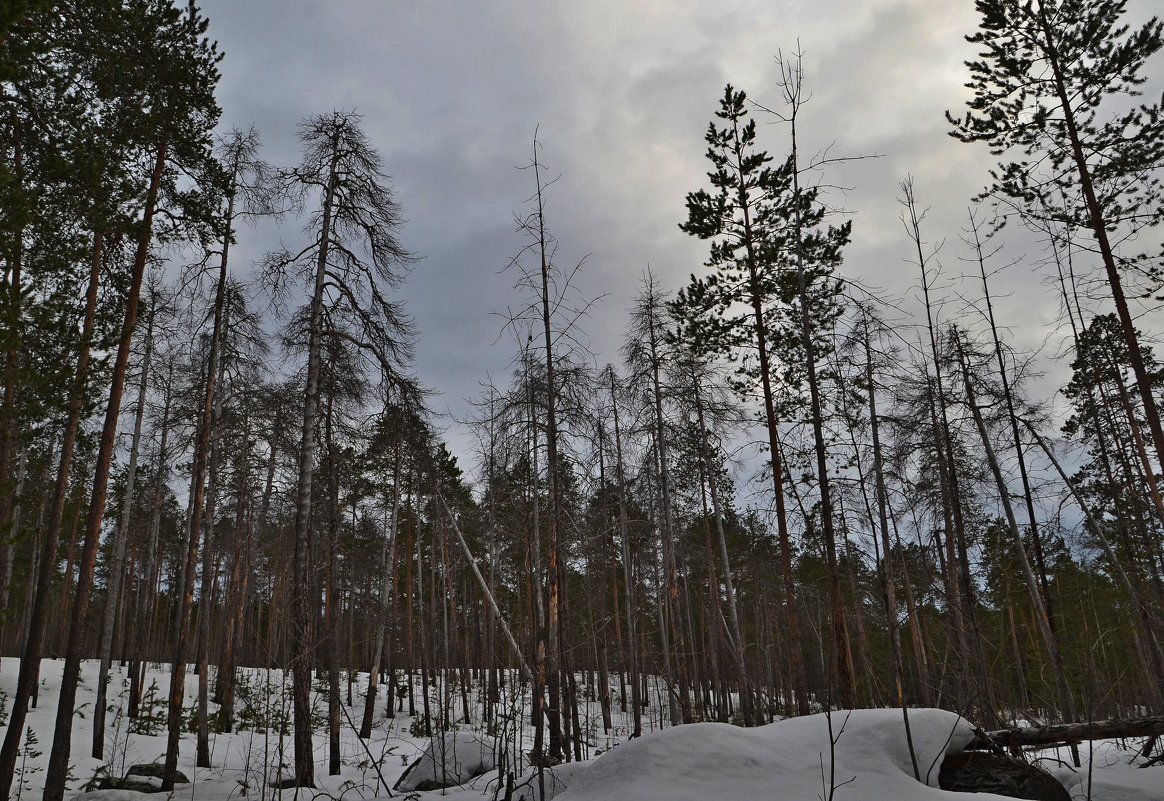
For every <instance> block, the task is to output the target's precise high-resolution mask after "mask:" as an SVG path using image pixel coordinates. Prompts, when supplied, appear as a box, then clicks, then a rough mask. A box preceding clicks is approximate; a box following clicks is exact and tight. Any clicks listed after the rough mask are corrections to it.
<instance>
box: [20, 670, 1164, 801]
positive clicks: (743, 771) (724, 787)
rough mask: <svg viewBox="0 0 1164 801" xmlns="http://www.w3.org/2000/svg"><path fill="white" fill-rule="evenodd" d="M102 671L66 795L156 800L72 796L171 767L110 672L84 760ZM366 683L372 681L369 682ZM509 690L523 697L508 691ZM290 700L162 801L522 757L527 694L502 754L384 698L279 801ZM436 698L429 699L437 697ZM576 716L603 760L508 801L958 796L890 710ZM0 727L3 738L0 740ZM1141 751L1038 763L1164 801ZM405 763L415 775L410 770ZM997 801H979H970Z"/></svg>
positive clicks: (417, 778) (90, 694) (55, 680)
mask: <svg viewBox="0 0 1164 801" xmlns="http://www.w3.org/2000/svg"><path fill="white" fill-rule="evenodd" d="M17 667H18V661H17V660H15V659H7V658H6V659H4V660H2V661H0V698H2V694H3V693H7V695H8V697H9V698H11V694H12V690H13V688H14V686H15V683H16V673H17ZM96 673H97V664H96V663H95V662H86V663H84V664H83V666H82V674H81V675H82V684H81V686H80V688H79V692H78V704H79V711H78V714H77V716H76V718H75V723H74V731H73V740H72V744H73V753H72V774H73V775H74V776H75V777H76V781H74V782H71V783H70V788H71V790H72V791H73V795H72V796H71V797H72V798H75V799H84V800H85V801H142V799H147V798H151V797H155V798H161V797H162V796H148V795H143V794H141V793H136V792H132V791H125V790H106V791H90V792H80V790H81V787H82V785H84V784H85V783H86V782H88V781H89V780H90V779H92V778H93V777H94V776H96V775H114V776H123V775H124V774H125V772H126V770H127V768H128V767H129V766H131V765H133V764H137V763H142V762H156V761H160V760H161V759H162V757H163V755H164V753H165V732H164V726H163V727H159V728H158V730H157V732H156V733H153V734H150V733H138V732H133V731H131V730H130V727H129V725H128V721H127V720H126V718H125V717H124V715H123V714H122V713H121V711H120V710H121V709H122V708H123V707H124V703H125V689H124V688H125V681H124V676H123V675H122V673H121V672H120V670H119V669H118V668H116V667H115V668H114V672H113V677H112V683H111V686H110V694H109V697H110V703H111V704H112V707H113V710H112V711H111V713H110V715H109V730H108V733H107V744H108V750H107V757H108V758H107V760H106V761H105V762H102V761H100V760H96V759H92V758H91V757H90V756H89V748H90V741H91V737H92V704H93V699H94V697H95V695H96V692H95V684H96ZM41 675H42V686H41V691H40V706H39V707H38V708H37V709H34V710H32V711H31V712H30V713H29V716H28V722H27V725H28V727H30V728H31V729H32V731H33V732H34V733H35V736H36V737H37V739H38V742H37V743H36V744H35V746H33V747H32V748H30V752H31V753H29V754H28V757H27V759H21V760H20V761H19V762H18V766H17V767H18V777H17V779H18V781H17V783H15V784H14V793H13V800H12V801H17V799H19V801H32V799H39V798H40V794H41V787H42V786H43V782H44V770H45V765H46V764H47V761H48V751H49V750H50V748H51V744H52V729H53V721H54V718H55V714H56V713H55V703H56V696H57V691H58V689H59V682H60V675H61V662H60V661H59V660H45V662H44V665H43V668H42V671H41ZM360 678H361V679H363V680H366V676H361V677H360ZM151 682H156V684H157V696H158V697H159V698H164V697H165V694H166V690H167V688H168V684H169V682H168V671H167V670H166V669H164V668H162V667H160V666H155V667H151V669H150V671H149V673H148V674H147V678H146V686H147V687H148V686H149V685H150V683H151ZM508 684H509V686H514V687H516V686H518V685H517V683H516V682H510V683H508ZM651 684H652V689H654V688H655V687H656V686H657V685H658V684H660V683H658V682H655V681H654V680H652V682H651ZM288 686H289V682H288V679H287V677H285V676H284V675H283V674H282V672H281V671H277V670H260V669H246V670H244V671H240V704H239V706H238V707H237V708H238V709H241V708H242V706H243V702H244V701H245V702H246V703H247V704H249V705H250V708H251V711H252V713H253V714H254V715H257V716H259V717H265V718H266V720H267V721H268V722H269V723H273V724H274V725H272V726H271V728H270V730H269V731H266V730H263V729H262V727H260V730H258V731H255V730H253V729H252V730H243V731H235V732H233V733H230V734H217V735H212V738H211V749H212V754H211V756H212V764H213V767H211V768H196V767H195V765H194V747H193V746H194V742H193V735H190V734H184V735H183V741H182V751H181V754H180V757H179V760H178V768H179V770H181V771H182V772H183V773H185V774H186V775H187V776H189V777H190V778H191V780H192V783H191V784H188V785H179V786H178V788H177V789H176V791H175V792H174V793H173V795H171V796H168V799H173V801H185V800H186V799H190V801H245V799H247V798H262V799H272V801H273V799H274V798H275V796H278V797H280V798H282V799H284V800H285V801H291V800H292V799H295V798H298V799H300V801H303V800H304V799H307V798H312V797H319V798H324V797H327V796H330V797H331V798H335V799H339V798H342V799H344V801H370V799H376V798H387V793H386V792H385V787H386V786H388V787H391V786H392V785H393V784H394V783H396V782H397V781H399V780H400V778H401V776H402V775H405V774H406V771H407V775H406V776H405V781H403V782H401V783H400V786H401V788H402V790H403V792H394V793H393V795H394V797H396V798H400V797H407V798H410V799H418V800H419V801H437V799H445V800H450V801H471V800H472V801H476V800H477V799H484V798H489V799H495V798H500V797H501V796H502V795H503V794H504V790H505V788H504V787H503V786H499V776H498V773H499V771H498V770H497V766H496V759H498V758H503V759H504V761H505V763H507V764H513V762H514V761H515V760H518V759H520V758H521V756H520V755H521V754H523V753H525V752H527V751H528V750H529V748H530V747H531V743H532V732H531V730H530V729H529V726H528V712H527V710H528V686H527V687H526V690H527V696H526V697H524V698H517V699H509V700H508V701H507V702H506V704H503V707H505V709H504V713H505V714H504V716H503V717H502V719H501V721H502V728H503V729H504V728H505V727H506V726H508V727H509V738H508V739H507V740H506V741H505V743H504V745H503V746H499V741H498V740H497V739H496V738H495V737H493V736H490V734H489V733H487V732H485V731H483V727H482V725H481V723H480V720H481V714H480V708H479V706H474V707H473V709H472V712H473V719H474V721H475V722H474V723H473V724H471V725H467V724H456V726H457V728H456V729H455V730H453V731H450V732H447V733H446V734H445V735H444V736H443V738H440V737H438V738H437V739H436V740H435V746H434V744H433V743H432V742H430V741H429V740H428V739H427V738H423V737H416V736H413V734H411V733H410V731H415V727H414V725H413V723H414V720H413V718H411V717H409V716H407V715H405V714H404V713H396V714H395V715H393V714H390V713H389V714H386V713H385V710H384V701H386V699H384V701H382V702H381V703H380V704H379V705H378V706H379V709H378V714H377V718H376V725H375V727H374V730H373V735H372V737H371V738H370V739H369V740H366V741H361V740H360V739H359V738H358V737H357V736H356V733H355V732H354V731H352V730H351V729H350V727H349V726H345V728H344V729H343V731H342V733H341V745H342V759H343V770H342V773H341V775H339V776H327V775H326V764H327V737H326V732H324V731H322V730H321V731H319V732H318V733H317V735H316V737H315V744H316V776H317V784H318V785H319V788H318V789H317V790H315V791H302V790H300V791H298V793H297V792H296V791H293V790H286V791H283V792H282V793H281V794H280V793H278V792H277V791H276V792H273V791H272V790H270V789H269V788H268V787H266V786H265V785H266V784H267V781H266V780H267V779H268V778H269V777H271V776H278V775H280V774H281V773H286V772H288V771H289V769H290V766H291V756H292V745H291V736H290V731H289V729H288V730H286V731H282V732H281V731H280V730H279V726H278V725H277V724H278V721H279V720H280V719H286V718H289V716H290V705H289V701H288V697H289V693H288V692H287V690H288ZM362 688H363V685H362V683H358V684H357V687H356V693H355V698H354V699H353V700H354V701H355V707H356V708H355V709H353V710H352V716H353V718H355V719H358V718H359V714H358V712H359V711H361V708H362V701H363V697H362ZM417 691H418V692H419V688H417ZM434 692H435V691H434ZM438 699H439V694H437V696H436V697H434V698H433V700H434V701H436V700H438ZM654 700H655V702H656V703H654V704H653V705H652V707H651V708H650V711H651V712H653V713H656V714H657V713H658V712H659V711H660V709H661V708H662V707H663V706H665V702H662V699H661V697H658V696H657V697H656V698H655V699H654ZM314 701H315V703H316V704H318V705H319V707H318V709H319V711H321V712H322V711H323V701H322V699H321V697H320V696H319V695H318V694H316V696H315V699H314ZM9 703H10V701H9ZM192 703H193V699H192V698H188V699H187V707H189V706H190V704H192ZM474 703H475V702H474ZM581 706H582V709H581V712H582V716H583V730H584V731H585V732H586V733H587V738H586V739H587V743H588V746H587V751H588V752H589V753H595V752H598V753H600V754H601V755H600V756H598V757H597V758H594V759H587V760H583V761H581V762H572V763H567V764H563V765H557V766H554V767H553V768H546V770H545V772H544V774H543V775H541V776H539V774H538V772H537V771H535V770H532V769H531V768H530V767H529V765H528V763H526V762H523V764H522V767H523V775H521V776H519V777H518V778H517V781H516V785H515V788H514V798H515V799H517V801H535V799H536V800H537V801H542V798H543V795H542V790H541V787H543V786H544V790H545V795H544V798H545V799H546V801H549V800H550V799H554V800H555V801H607V800H608V799H620V801H664V799H665V800H666V801H688V800H689V799H690V800H691V801H728V800H730V801H749V799H764V800H765V801H782V800H783V799H787V800H788V801H814V800H815V799H821V800H822V801H829V798H830V790H831V796H832V801H938V800H939V799H942V800H943V801H951V799H954V798H959V797H963V796H961V795H960V794H952V793H948V792H945V791H943V790H940V789H937V786H936V785H937V777H938V769H939V766H940V763H941V759H942V757H943V756H944V755H945V754H947V753H951V752H954V751H957V750H960V749H961V748H962V747H963V746H964V745H965V743H966V742H967V741H968V739H969V737H970V725H969V723H967V722H966V721H965V720H963V719H961V718H959V717H958V716H957V715H955V714H953V713H951V712H945V711H941V710H921V709H914V710H910V723H911V728H912V732H913V740H914V745H915V748H916V751H917V755H918V766H919V769H920V771H921V774H922V775H921V778H922V781H920V782H919V781H916V780H915V779H914V775H913V768H912V764H911V761H910V756H909V749H908V746H907V744H906V740H905V735H904V728H903V726H902V719H901V711H900V710H897V709H881V710H858V711H854V712H852V713H845V712H834V713H833V714H832V716H831V722H832V727H833V740H834V741H835V747H833V748H831V749H830V737H829V718H828V716H826V715H823V714H818V715H813V716H809V717H803V718H794V719H790V720H784V721H779V722H776V723H772V724H769V725H767V726H761V727H758V728H753V729H743V728H738V727H735V726H729V725H726V724H720V723H697V724H692V725H687V726H681V727H677V728H670V729H664V730H662V731H648V732H647V733H646V734H645V735H644V736H643V737H640V738H637V739H635V740H631V741H629V742H627V741H626V738H627V732H628V721H627V720H626V717H625V715H622V714H621V713H619V712H618V711H617V709H616V711H615V715H614V717H615V726H614V728H613V729H612V731H611V732H610V733H608V734H607V733H603V731H602V727H601V725H600V723H597V722H596V717H597V704H596V703H595V702H593V701H587V702H585V703H583V704H582V705H581ZM283 716H286V717H285V718H284V717H283ZM517 721H524V722H525V723H524V725H518V726H517V728H516V732H514V731H513V728H512V727H513V724H514V722H517ZM596 723H597V725H596ZM644 723H645V724H646V725H647V726H648V727H651V726H656V725H659V723H660V721H659V720H658V718H657V717H656V718H654V719H651V718H650V717H648V718H645V719H644ZM3 728H4V727H3V726H0V732H2V731H3ZM1138 745H1139V743H1138V742H1137V741H1131V742H1128V743H1116V742H1110V741H1103V742H1097V743H1095V744H1093V746H1090V747H1089V746H1088V745H1087V744H1084V745H1083V746H1082V747H1081V751H1082V756H1083V757H1084V766H1083V768H1082V769H1078V770H1076V769H1072V768H1070V767H1069V758H1068V757H1067V754H1066V752H1062V753H1057V752H1055V751H1053V750H1052V751H1048V752H1044V753H1043V755H1042V760H1041V762H1042V765H1043V767H1044V768H1046V769H1048V770H1050V771H1051V772H1052V774H1054V775H1055V776H1056V777H1057V778H1059V779H1060V781H1062V782H1063V784H1064V786H1066V787H1067V788H1068V790H1069V791H1070V792H1071V794H1072V797H1073V798H1074V799H1080V801H1082V799H1088V798H1089V799H1090V800H1091V801H1164V766H1157V767H1152V768H1147V769H1140V768H1137V767H1135V766H1134V765H1133V764H1131V763H1132V762H1133V757H1134V756H1135V753H1136V752H1135V750H1134V749H1136V748H1137V747H1138ZM36 752H39V754H37V753H36ZM441 753H444V754H447V755H449V756H450V757H451V759H448V760H445V762H444V767H443V768H442V767H441V766H440V759H439V755H440V754H441ZM502 755H503V757H502ZM1140 761H1142V760H1140ZM409 765H415V767H413V768H411V769H409ZM442 773H446V774H453V776H452V778H453V780H455V781H464V782H465V783H464V784H463V785H461V786H459V787H451V788H449V789H445V790H429V791H419V792H418V791H414V790H404V788H406V787H415V786H419V785H420V783H421V781H423V779H424V778H426V777H427V778H428V779H430V780H433V779H434V778H435V777H436V776H438V775H439V774H442ZM822 776H823V778H822ZM830 776H831V779H830ZM470 777H475V778H470ZM466 780H467V781H466ZM17 786H19V788H20V790H19V795H17V791H16V788H17ZM428 786H431V785H428ZM305 793H306V794H305ZM997 798H998V796H993V795H987V794H978V795H977V796H975V798H974V801H989V800H990V799H997Z"/></svg>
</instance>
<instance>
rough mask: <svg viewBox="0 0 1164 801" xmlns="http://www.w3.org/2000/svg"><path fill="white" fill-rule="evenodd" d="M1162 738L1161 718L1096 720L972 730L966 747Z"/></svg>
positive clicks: (1163, 721) (1163, 723)
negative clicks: (971, 738)
mask: <svg viewBox="0 0 1164 801" xmlns="http://www.w3.org/2000/svg"><path fill="white" fill-rule="evenodd" d="M1160 735H1164V717H1151V718H1128V719H1126V720H1097V721H1093V722H1091V723H1057V724H1054V725H1051V726H1024V727H1016V728H1012V729H999V730H997V731H982V730H981V729H978V730H977V731H975V738H974V740H973V741H972V742H971V743H970V745H968V746H967V748H969V749H973V750H979V751H994V750H997V749H998V748H1022V747H1023V746H1027V745H1052V744H1061V743H1079V742H1083V741H1085V740H1106V739H1109V738H1122V737H1157V736H1160Z"/></svg>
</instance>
